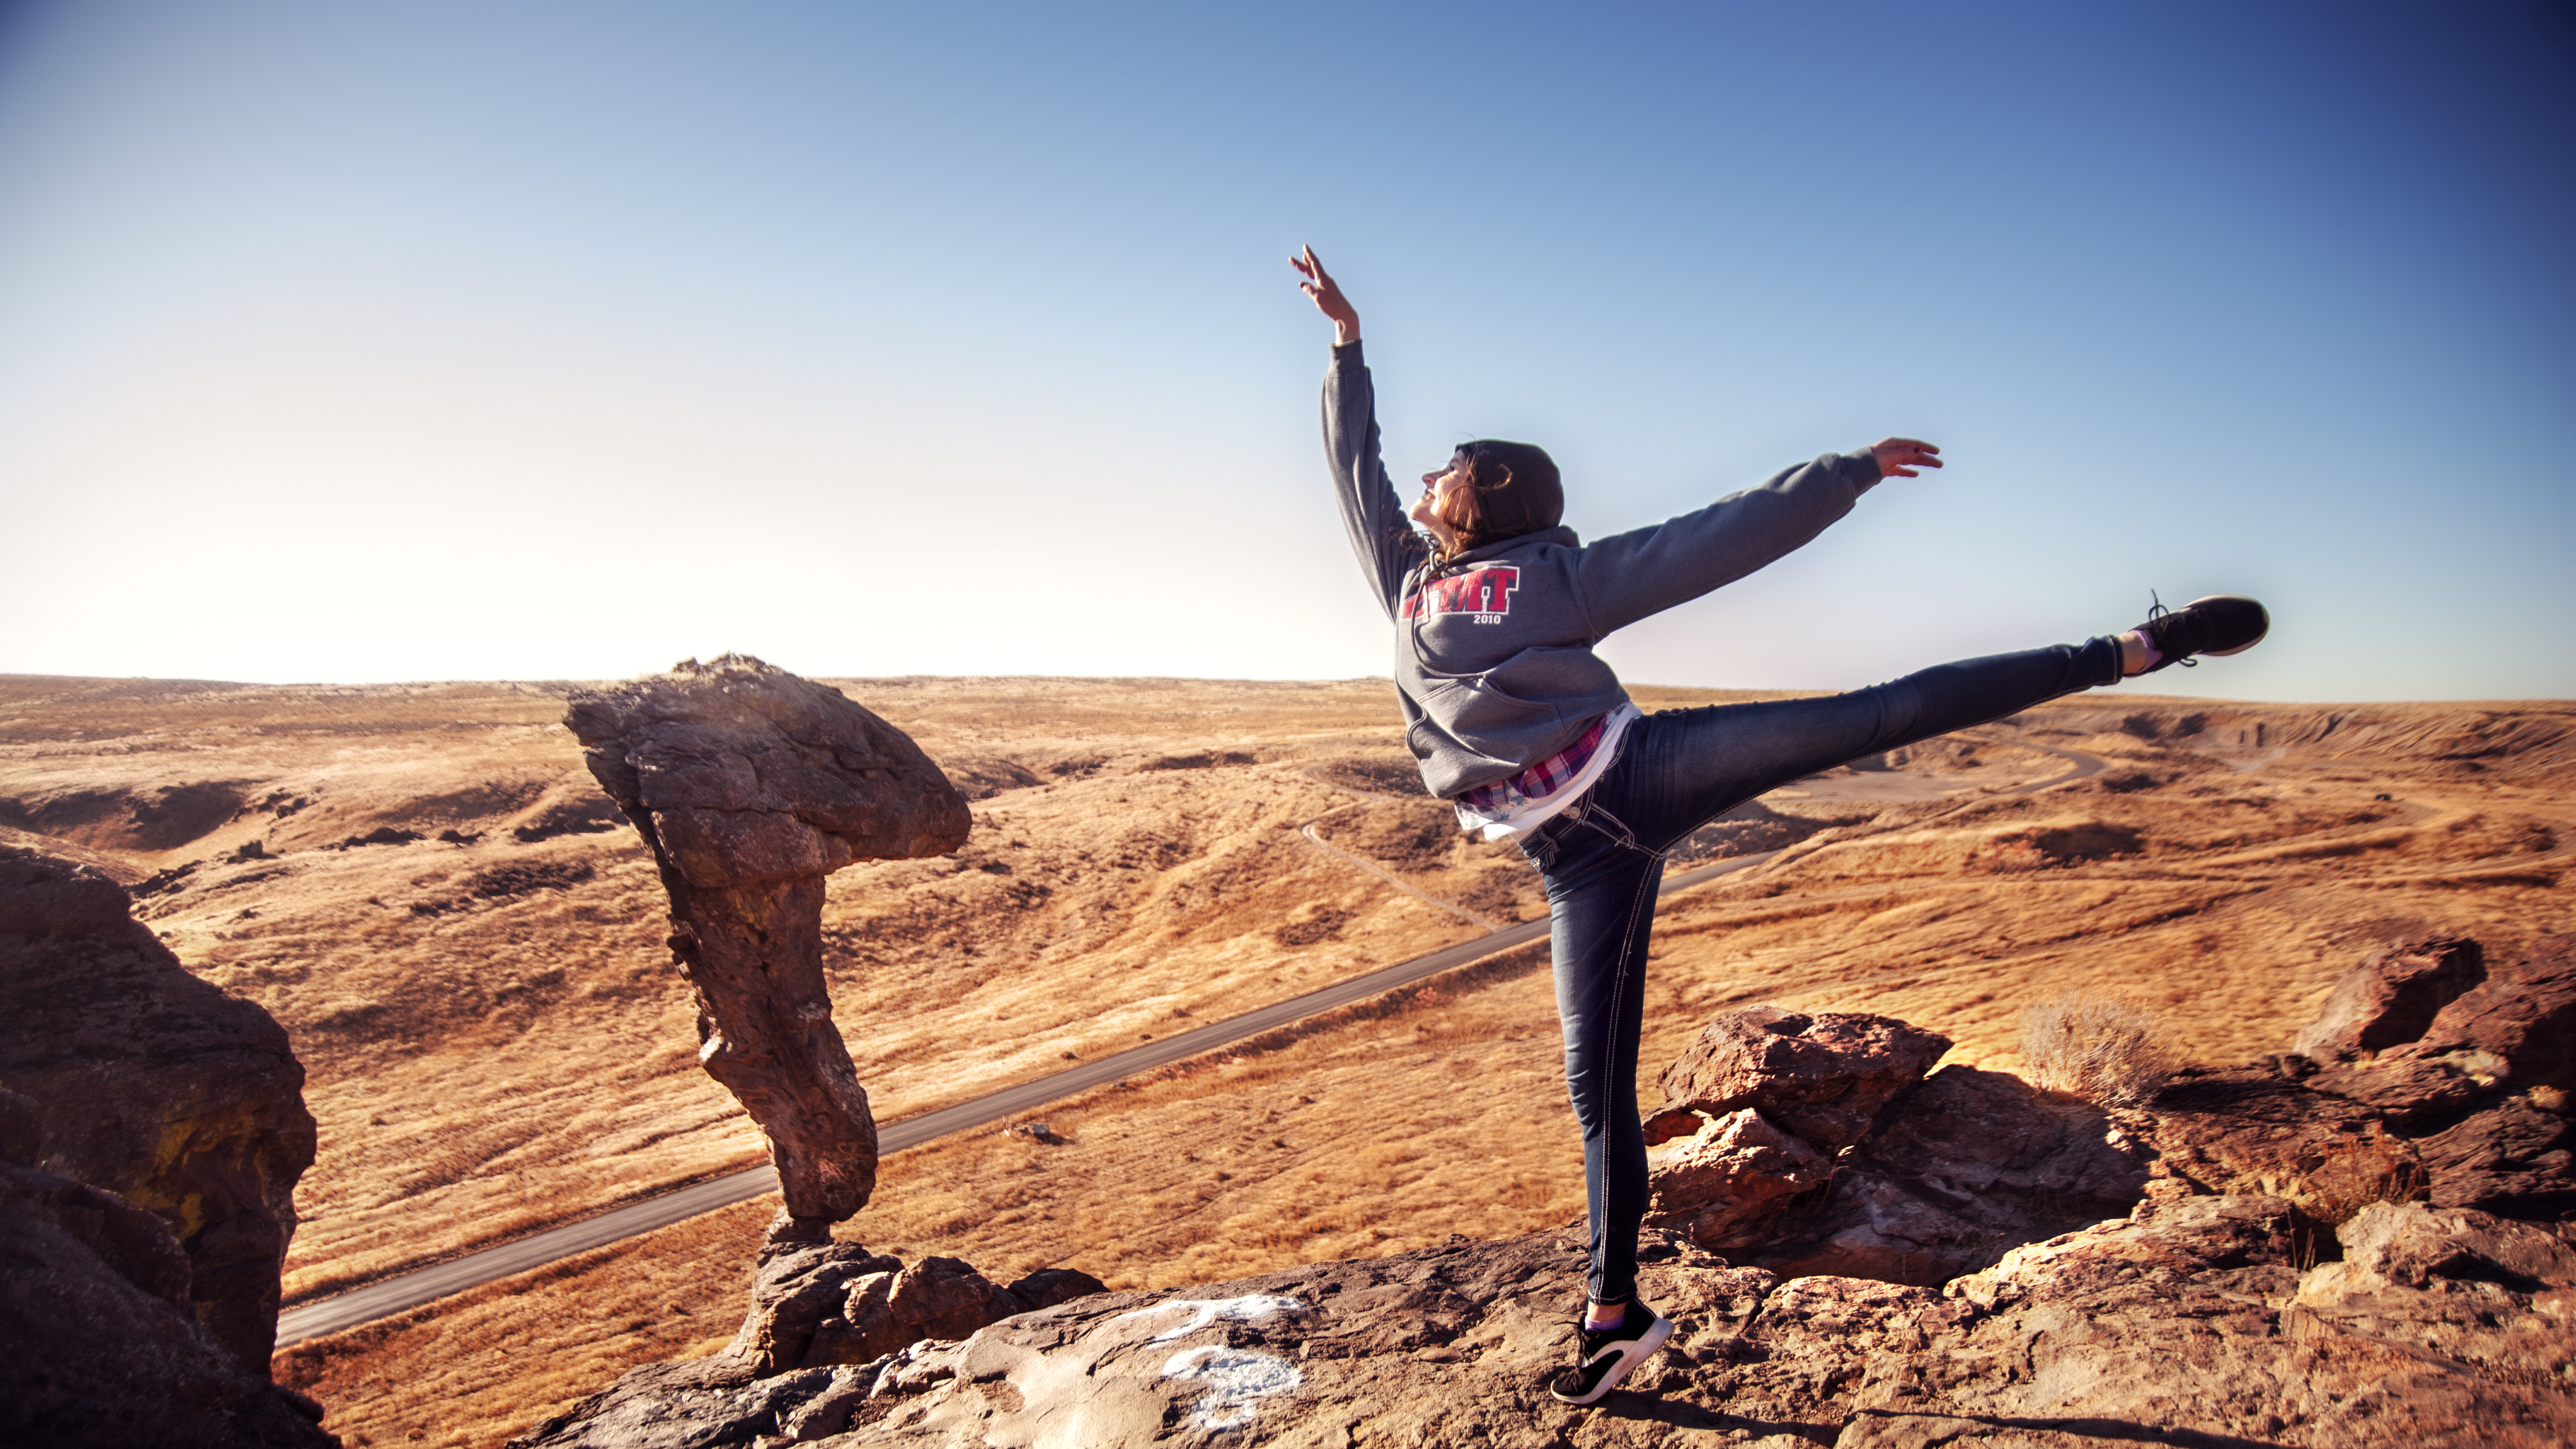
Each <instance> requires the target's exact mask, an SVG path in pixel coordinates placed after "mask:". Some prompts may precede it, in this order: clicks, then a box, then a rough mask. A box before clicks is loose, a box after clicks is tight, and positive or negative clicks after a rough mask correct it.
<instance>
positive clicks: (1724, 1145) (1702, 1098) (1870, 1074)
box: [1646, 1006, 2149, 1286]
mask: <svg viewBox="0 0 2576 1449" xmlns="http://www.w3.org/2000/svg"><path fill="white" fill-rule="evenodd" d="M1949 1045H1950V1044H1949V1041H1948V1040H1947V1039H1946V1038H1944V1037H1941V1036H1939V1035H1937V1034H1935V1033H1932V1032H1927V1031H1922V1030H1920V1029H1918V1028H1915V1027H1912V1026H1909V1025H1907V1024H1906V1023H1904V1022H1901V1021H1895V1020H1891V1019H1889V1018H1887V1017H1876V1016H1859V1015H1844V1014H1839V1013H1823V1014H1819V1015H1816V1016H1805V1015H1799V1014H1796V1013H1789V1012H1783V1011H1780V1010H1778V1009H1776V1008H1773V1007H1768V1006H1755V1007H1748V1008H1746V1009H1744V1010H1742V1011H1737V1012H1732V1013H1729V1014H1728V1015H1726V1016H1722V1017H1719V1018H1718V1019H1717V1020H1716V1021H1713V1022H1711V1023H1710V1024H1709V1025H1708V1027H1707V1028H1706V1029H1705V1030H1703V1031H1702V1032H1701V1033H1700V1035H1699V1037H1698V1039H1697V1040H1696V1041H1694V1042H1693V1043H1692V1044H1691V1046H1690V1048H1689V1050H1687V1051H1686V1052H1684V1053H1683V1055H1682V1056H1681V1058H1680V1059H1679V1060H1677V1061H1675V1062H1674V1063H1673V1065H1672V1067H1671V1068H1670V1069H1669V1070H1667V1071H1666V1072H1665V1073H1664V1084H1665V1089H1666V1091H1667V1092H1668V1093H1669V1094H1670V1096H1671V1098H1672V1101H1671V1102H1670V1103H1669V1104H1668V1105H1667V1106H1666V1107H1665V1109H1664V1110H1663V1111H1662V1112H1661V1113H1658V1114H1657V1117H1656V1119H1655V1120H1656V1121H1657V1122H1659V1123H1663V1124H1667V1130H1668V1129H1669V1124H1672V1123H1675V1122H1678V1121H1682V1120H1690V1121H1694V1122H1697V1123H1698V1130H1697V1131H1696V1132H1695V1133H1693V1134H1692V1135H1691V1136H1690V1137H1689V1138H1688V1139H1687V1140H1685V1141H1684V1142H1682V1143H1681V1144H1680V1145H1678V1146H1674V1147H1668V1148H1666V1149H1665V1150H1664V1151H1661V1152H1658V1153H1656V1154H1655V1161H1654V1162H1653V1165H1652V1168H1651V1177H1650V1181H1651V1183H1652V1185H1653V1190H1654V1198H1653V1200H1652V1203H1651V1204H1650V1206H1649V1209H1648V1214H1647V1219H1646V1221H1647V1223H1648V1225H1649V1226H1653V1227H1660V1228H1665V1229H1668V1230H1671V1231H1674V1232H1676V1233H1678V1234H1680V1235H1681V1236H1682V1237H1684V1238H1687V1239H1689V1240H1690V1241H1691V1242H1692V1243H1694V1244H1695V1245H1697V1246H1699V1247H1701V1248H1705V1249H1708V1250H1710V1251H1712V1252H1717V1253H1723V1254H1726V1255H1727V1256H1728V1257H1729V1258H1731V1259H1733V1260H1735V1261H1737V1262H1742V1263H1749V1264H1754V1265H1758V1266H1761V1267H1765V1268H1769V1269H1773V1270H1775V1271H1777V1272H1780V1273H1783V1274H1786V1275H1789V1276H1792V1277H1796V1276H1802V1275H1812V1274H1826V1273H1830V1274H1838V1275H1842V1276H1847V1277H1867V1278H1879V1279H1884V1280H1886V1281H1889V1282H1896V1283H1912V1284H1918V1285H1925V1286H1931V1285H1937V1284H1941V1283H1945V1282H1948V1281H1949V1280H1950V1279H1952V1278H1956V1277H1958V1276H1959V1275H1960V1274H1963V1273H1969V1272H1974V1271H1976V1270H1977V1269H1980V1268H1985V1267H1989V1266H1991V1265H1992V1264H1993V1263H1995V1262H1996V1260H1998V1259H2000V1258H2001V1257H2002V1256H2003V1255H2004V1253H2005V1252H2006V1251H2007V1250H2009V1249H2012V1248H2014V1247H2017V1246H2019V1245H2021V1244H2023V1243H2028V1242H2034V1241H2036V1240H2038V1239H2041V1238H2045V1237H2049V1236H2052V1235H2054V1234H2057V1233H2061V1232H2067V1231H2070V1230H2072V1229H2075V1228H2079V1227H2082V1226H2084V1225H2085V1224H2087V1223H2091V1222H2096V1221H2099V1220H2100V1219H2102V1218H2105V1217H2111V1216H2116V1215H2118V1214H2121V1213H2125V1212H2127V1211H2128V1210H2129V1208H2130V1206H2131V1205H2132V1204H2134V1203H2135V1202H2137V1201H2138V1199H2139V1198H2140V1197H2141V1196H2142V1195H2143V1194H2144V1190H2145V1187H2146V1184H2147V1181H2148V1172H2147V1167H2146V1159H2147V1157H2148V1155H2149V1154H2148V1153H2147V1152H2146V1151H2144V1150H2143V1149H2142V1148H2141V1147H2140V1146H2139V1145H2138V1144H2137V1143H2136V1142H2135V1141H2133V1140H2132V1139H2131V1138H2130V1137H2129V1136H2128V1135H2127V1134H2125V1133H2123V1132H2122V1131H2121V1130H2120V1129H2119V1128H2117V1127H2115V1126H2114V1125H2113V1124H2112V1122H2111V1120H2110V1117H2109V1114H2107V1113H2105V1112H2104V1111H2103V1110H2101V1109H2100V1108H2098V1107H2095V1106H2093V1105H2092V1104H2090V1103H2087V1102H2084V1101H2081V1100H2079V1099H2076V1098H2073V1097H2069V1096H2066V1095H2064V1094H2061V1093H2051V1092H2042V1091H2039V1090H2037V1089H2035V1088H2033V1087H2031V1086H2030V1085H2028V1084H2027V1083H2025V1082H2023V1081H2022V1080H2021V1079H2020V1078H2018V1077H2011V1076H2005V1075H2003V1074H2001V1073H1998V1072H1986V1071H1979V1070H1977V1069H1975V1068H1973V1067H1963V1066H1951V1067H1944V1068H1942V1069H1941V1070H1940V1071H1938V1072H1935V1073H1933V1074H1932V1076H1931V1077H1930V1078H1929V1079H1928V1080H1926V1079H1925V1078H1924V1076H1923V1073H1924V1070H1925V1068H1927V1067H1929V1066H1930V1065H1931V1064H1932V1062H1933V1061H1935V1060H1937V1059H1938V1058H1939V1057H1940V1055H1941V1053H1942V1052H1944V1051H1946V1050H1948V1049H1949ZM1712 1109H1715V1114H1714V1115H1708V1116H1705V1117H1702V1116H1700V1115H1699V1114H1700V1113H1706V1112H1711V1110H1712ZM1648 1135H1649V1137H1650V1138H1651V1137H1653V1136H1655V1135H1656V1134H1655V1132H1653V1131H1651V1130H1650V1131H1649V1133H1648Z"/></svg>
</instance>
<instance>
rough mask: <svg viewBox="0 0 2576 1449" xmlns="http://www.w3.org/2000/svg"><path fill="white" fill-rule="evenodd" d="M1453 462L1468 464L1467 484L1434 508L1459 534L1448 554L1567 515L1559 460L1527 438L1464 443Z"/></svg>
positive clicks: (1535, 528) (1513, 535)
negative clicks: (1559, 475) (1558, 469)
mask: <svg viewBox="0 0 2576 1449" xmlns="http://www.w3.org/2000/svg"><path fill="white" fill-rule="evenodd" d="M1449 461H1450V462H1451V464H1452V465H1462V466H1464V467H1465V468H1466V470H1467V486H1466V487H1464V488H1461V489H1458V490H1457V491H1455V492H1453V493H1451V494H1450V495H1449V496H1448V497H1447V498H1445V499H1442V500H1441V501H1440V503H1439V504H1438V505H1437V506H1435V507H1434V509H1433V510H1432V511H1433V512H1434V513H1435V514H1436V515H1437V516H1438V517H1439V519H1440V521H1441V522H1442V523H1445V524H1447V525H1449V528H1450V530H1451V531H1452V532H1454V533H1456V534H1457V535H1458V543H1457V546H1456V547H1455V548H1451V549H1447V550H1444V551H1443V552H1442V554H1441V557H1442V558H1443V559H1444V560H1446V559H1448V558H1451V557H1454V556H1456V555H1458V554H1461V553H1464V552H1466V551H1467V550H1469V549H1471V548H1482V547H1484V546H1485V545H1486V544H1489V543H1500V542H1502V541H1503V540H1504V539H1507V538H1518V537H1520V536H1521V535H1522V534H1524V533H1536V532H1538V531H1539V530H1540V529H1544V528H1554V527H1555V526H1556V525H1557V521H1558V520H1559V519H1560V518H1561V517H1562V516H1563V515H1564V510H1565V492H1564V487H1563V484H1562V483H1561V482H1560V480H1559V479H1558V476H1557V471H1556V460H1555V459H1553V458H1550V457H1549V456H1548V455H1547V453H1546V451H1545V450H1543V449H1540V448H1537V447H1533V446H1531V445H1530V444H1528V443H1506V442H1501V441H1498V440H1495V439H1491V438H1480V439H1478V440H1476V441H1475V442H1472V443H1461V444H1459V445H1458V450H1457V451H1456V452H1454V453H1452V454H1450V455H1449Z"/></svg>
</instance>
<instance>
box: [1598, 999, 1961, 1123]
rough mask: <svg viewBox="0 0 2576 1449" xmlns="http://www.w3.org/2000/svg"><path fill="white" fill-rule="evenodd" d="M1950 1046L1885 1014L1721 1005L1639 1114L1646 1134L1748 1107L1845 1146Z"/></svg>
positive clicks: (1666, 1072)
mask: <svg viewBox="0 0 2576 1449" xmlns="http://www.w3.org/2000/svg"><path fill="white" fill-rule="evenodd" d="M1949 1049H1950V1039H1949V1038H1948V1037H1946V1036H1943V1035H1941V1034H1940V1033H1938V1032H1931V1031H1925V1030H1923V1029H1922V1028H1920V1027H1915V1026H1909V1025H1907V1024H1906V1023H1904V1022H1901V1021H1898V1020H1896V1019H1895V1018H1893V1017H1886V1016H1866V1015H1862V1014H1859V1013H1856V1012H1843V1011H1821V1012H1815V1013H1812V1014H1809V1013H1802V1012H1794V1011H1782V1010H1780V1009H1779V1008H1777V1007H1772V1006H1751V1007H1746V1008H1745V1009H1744V1010H1742V1011H1735V1012H1729V1013H1728V1014H1726V1015H1725V1016H1721V1017H1719V1018H1718V1019H1717V1020H1715V1021H1713V1022H1710V1023H1709V1024H1708V1026H1707V1027H1706V1028H1704V1029H1703V1030H1702V1031H1701V1032H1700V1034H1699V1036H1698V1038H1697V1039H1696V1040H1694V1041H1693V1042H1692V1043H1691V1044H1690V1046H1689V1047H1688V1048H1686V1049H1684V1051H1683V1052H1682V1054H1681V1055H1680V1056H1679V1057H1677V1058H1675V1059H1674V1060H1673V1064H1672V1065H1671V1066H1669V1067H1666V1068H1665V1069H1664V1074H1663V1077H1662V1078H1661V1081H1660V1085H1661V1086H1662V1087H1663V1089H1664V1105H1663V1106H1662V1107H1660V1108H1658V1109H1657V1110H1656V1111H1655V1112H1653V1113H1652V1114H1651V1115H1649V1116H1648V1117H1647V1118H1646V1141H1647V1142H1648V1143H1657V1142H1663V1141H1667V1140H1669V1139H1671V1138H1673V1137H1676V1136H1681V1135H1684V1134H1687V1133H1690V1132H1693V1131H1695V1130H1697V1128H1698V1126H1699V1122H1698V1118H1700V1117H1703V1116H1706V1117H1722V1116H1725V1115H1726V1114H1728V1113H1730V1112H1735V1111H1740V1110H1742V1109H1744V1108H1747V1107H1750V1108H1754V1109H1756V1110H1758V1111H1760V1112H1761V1113H1762V1115H1763V1116H1765V1117H1767V1118H1769V1119H1771V1120H1772V1121H1773V1122H1776V1123H1778V1124H1779V1125H1780V1126H1781V1127H1782V1128H1783V1129H1785V1130H1787V1131H1789V1132H1793V1133H1795V1134H1797V1135H1798V1136H1800V1137H1802V1138H1805V1139H1806V1140H1807V1141H1809V1142H1812V1143H1814V1144H1815V1145H1817V1146H1819V1147H1822V1148H1824V1149H1826V1150H1827V1151H1832V1150H1834V1149H1837V1148H1842V1147H1848V1146H1850V1145H1851V1144H1852V1143H1854V1142H1857V1141H1859V1140H1860V1139H1861V1137H1862V1136H1864V1135H1865V1134H1866V1133H1867V1132H1868V1131H1869V1129H1870V1124H1871V1123H1872V1122H1874V1121H1876V1120H1877V1117H1878V1112H1879V1109H1880V1108H1882V1107H1884V1106H1886V1105H1887V1104H1888V1102H1889V1101H1890V1100H1891V1099H1893V1098H1894V1097H1895V1096H1896V1094H1897V1093H1899V1092H1902V1091H1904V1090H1905V1089H1907V1088H1908V1087H1911V1086H1913V1085H1914V1084H1915V1083H1916V1082H1918V1081H1921V1080H1922V1079H1923V1074H1924V1073H1925V1072H1926V1071H1928V1070H1930V1069H1931V1066H1932V1064H1933V1063H1934V1062H1936V1061H1939V1060H1940V1059H1941V1054H1942V1053H1943V1052H1945V1051H1948V1050H1949Z"/></svg>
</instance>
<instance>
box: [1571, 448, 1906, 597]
mask: <svg viewBox="0 0 2576 1449" xmlns="http://www.w3.org/2000/svg"><path fill="white" fill-rule="evenodd" d="M1940 452H1941V450H1940V449H1938V448H1936V447H1933V446H1932V445H1931V444H1929V443H1926V442H1922V441H1920V440H1919V439H1915V438H1888V439H1885V440H1884V441H1882V442H1879V443H1877V444H1876V445H1874V446H1871V447H1867V448H1860V449H1855V450H1854V451H1852V452H1849V453H1828V454H1826V455H1825V456H1824V457H1821V458H1818V459H1817V460H1815V461H1814V462H1812V463H1806V464H1802V465H1800V466H1799V467H1795V468H1784V469H1782V470H1781V471H1780V472H1778V473H1776V474H1774V475H1772V476H1771V477H1770V478H1769V479H1767V480H1765V481H1764V482H1763V483H1762V484H1761V486H1759V487H1756V488H1747V489H1745V490H1744V491H1743V492H1741V493H1736V494H1731V495H1729V496H1727V497H1725V498H1721V499H1719V500H1718V501H1717V502H1715V503H1712V504H1710V505H1709V506H1708V507H1706V508H1703V509H1700V510H1699V511H1698V512H1696V513H1685V514H1683V515H1682V516H1680V517H1679V518H1675V519H1671V520H1668V521H1666V522H1663V523H1659V524H1656V525H1655V526H1653V527H1652V528H1640V529H1637V530H1635V531H1634V532H1631V533H1622V534H1618V535H1615V536H1613V537H1610V538H1605V539H1602V540H1600V541H1599V542H1597V543H1594V544H1593V545H1591V546H1590V547H1588V548H1586V549H1584V550H1583V557H1582V562H1581V564H1580V565H1579V566H1578V573H1577V576H1578V577H1579V578H1580V580H1581V588H1582V590H1583V599H1584V611H1585V613H1586V615H1587V616H1588V617H1589V618H1590V619H1591V620H1592V626H1593V627H1594V628H1595V629H1597V630H1599V631H1600V632H1601V633H1603V634H1607V633H1609V632H1610V631H1612V630H1613V629H1618V628H1621V627H1623V626H1625V625H1629V624H1633V623H1635V622H1636V621H1638V620H1639V619H1643V618H1645V617H1646V616H1648V615H1649V614H1657V613H1661V612H1662V611H1664V610H1666V609H1669V608H1671V607H1673V606H1674V605H1676V604H1681V603H1687V602H1689V601H1690V600H1692V599H1696V598H1698V597H1699V596H1700V595H1702V594H1705V593H1707V592H1708V591H1710V590H1711V589H1714V588H1717V587H1719V586H1721V585H1724V584H1731V583H1733V582H1735V581H1736V580H1737V579H1740V578H1742V577H1744V576H1745V575H1746V574H1749V573H1752V572H1753V571H1754V570H1756V569H1758V568H1761V567H1762V566H1763V565H1765V564H1768V563H1770V562H1772V561H1773V560H1775V559H1777V558H1779V557H1781V556H1782V555H1784V554H1787V553H1789V552H1791V551H1793V550H1795V549H1797V548H1799V547H1800V546H1802V545H1804V544H1805V543H1807V542H1808V541H1809V540H1811V539H1813V538H1814V537H1815V536H1816V535H1817V534H1820V533H1822V532H1824V531H1825V529H1826V528H1828V527H1830V526H1831V525H1832V524H1833V523H1834V522H1835V521H1836V520H1838V519H1840V518H1841V517H1842V516H1843V515H1844V514H1846V513H1849V512H1851V509H1852V505H1853V504H1854V503H1857V502H1859V501H1860V496H1861V495H1862V494H1863V493H1866V492H1868V491H1869V490H1870V489H1871V488H1873V487H1875V486H1877V484H1878V482H1879V480H1880V479H1882V478H1912V477H1916V476H1919V475H1918V473H1917V471H1916V470H1918V469H1922V468H1938V467H1940V466H1941V458H1940Z"/></svg>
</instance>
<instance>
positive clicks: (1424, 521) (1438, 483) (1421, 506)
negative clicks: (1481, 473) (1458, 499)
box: [1412, 453, 1468, 543]
mask: <svg viewBox="0 0 2576 1449" xmlns="http://www.w3.org/2000/svg"><path fill="white" fill-rule="evenodd" d="M1467 486H1468V483H1467V460H1466V459H1465V458H1464V457H1462V456H1460V455H1458V454H1455V453H1453V454H1451V455H1450V457H1449V466H1448V467H1446V468H1444V469H1442V470H1441V471H1440V472H1437V473H1425V474H1423V475H1422V497H1421V499H1420V500H1419V501H1417V502H1416V503H1415V504H1414V505H1413V515H1412V517H1413V521H1414V522H1416V523H1418V524H1421V525H1422V526H1423V527H1424V528H1427V529H1429V530H1431V532H1432V534H1433V536H1434V537H1437V538H1438V539H1439V540H1440V541H1441V542H1442V543H1449V542H1452V541H1453V540H1454V537H1455V531H1454V530H1452V529H1451V528H1450V527H1449V525H1448V523H1447V522H1446V521H1445V520H1443V519H1442V518H1441V517H1440V515H1439V513H1438V512H1436V511H1435V510H1437V509H1438V508H1439V506H1440V505H1441V504H1442V503H1444V502H1446V501H1447V500H1448V498H1449V495H1450V494H1452V493H1456V492H1458V491H1460V490H1461V489H1464V488H1466V487H1467Z"/></svg>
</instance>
